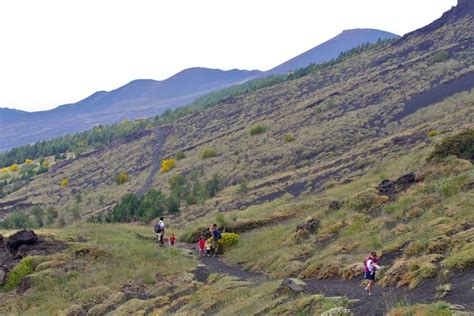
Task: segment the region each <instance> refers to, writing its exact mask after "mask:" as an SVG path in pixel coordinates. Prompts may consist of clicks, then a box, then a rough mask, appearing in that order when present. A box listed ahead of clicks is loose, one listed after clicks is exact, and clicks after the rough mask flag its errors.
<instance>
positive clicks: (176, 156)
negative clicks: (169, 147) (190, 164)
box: [174, 151, 186, 160]
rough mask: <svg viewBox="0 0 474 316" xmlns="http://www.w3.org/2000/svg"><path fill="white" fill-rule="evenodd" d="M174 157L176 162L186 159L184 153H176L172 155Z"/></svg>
mask: <svg viewBox="0 0 474 316" xmlns="http://www.w3.org/2000/svg"><path fill="white" fill-rule="evenodd" d="M174 157H175V158H176V160H181V159H184V158H186V155H185V154H184V152H182V151H178V152H177V153H176V155H174Z"/></svg>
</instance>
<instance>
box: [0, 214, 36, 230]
mask: <svg viewBox="0 0 474 316" xmlns="http://www.w3.org/2000/svg"><path fill="white" fill-rule="evenodd" d="M33 226H34V225H33V223H32V222H31V221H30V219H29V218H28V216H26V215H25V214H23V213H13V214H11V215H10V216H8V217H7V218H5V219H4V220H3V221H2V222H0V227H2V228H5V229H26V228H31V227H33Z"/></svg>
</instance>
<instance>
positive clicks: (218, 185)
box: [204, 174, 223, 198]
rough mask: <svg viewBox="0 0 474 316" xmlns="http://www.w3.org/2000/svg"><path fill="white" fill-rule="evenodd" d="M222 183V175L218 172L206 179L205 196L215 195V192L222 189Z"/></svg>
mask: <svg viewBox="0 0 474 316" xmlns="http://www.w3.org/2000/svg"><path fill="white" fill-rule="evenodd" d="M222 183H223V180H222V177H221V176H220V175H218V174H214V175H213V176H212V178H211V179H209V180H207V181H206V183H205V184H204V187H205V189H206V195H207V197H209V198H212V197H215V196H216V194H217V192H219V191H220V190H221V189H222Z"/></svg>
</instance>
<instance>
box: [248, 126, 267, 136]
mask: <svg viewBox="0 0 474 316" xmlns="http://www.w3.org/2000/svg"><path fill="white" fill-rule="evenodd" d="M266 130H267V128H266V127H265V126H263V125H254V126H252V127H251V128H250V135H252V136H254V135H260V134H263V133H265V131H266Z"/></svg>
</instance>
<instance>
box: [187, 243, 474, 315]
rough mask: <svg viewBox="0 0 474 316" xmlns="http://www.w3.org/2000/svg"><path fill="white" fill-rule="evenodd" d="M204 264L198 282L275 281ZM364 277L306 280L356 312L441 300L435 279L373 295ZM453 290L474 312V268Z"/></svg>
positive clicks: (212, 261) (206, 260)
mask: <svg viewBox="0 0 474 316" xmlns="http://www.w3.org/2000/svg"><path fill="white" fill-rule="evenodd" d="M178 247H180V248H184V249H188V250H191V251H194V252H195V253H196V254H197V251H196V250H195V246H194V245H191V244H181V243H180V244H178ZM200 261H201V264H200V265H199V266H198V268H197V269H196V270H195V272H194V273H195V276H196V279H197V280H198V281H201V282H205V281H206V280H207V277H208V276H209V275H210V274H211V273H223V274H228V275H231V276H235V277H238V278H240V279H242V280H251V281H253V282H262V281H264V280H271V277H270V276H268V275H266V274H264V273H262V272H249V271H245V270H244V269H243V267H242V266H240V265H231V264H228V263H226V262H224V261H223V260H222V258H210V257H200ZM362 280H363V278H362V276H361V277H359V278H354V279H352V280H342V279H331V280H316V279H308V280H304V281H305V282H306V284H307V292H308V293H309V294H323V295H325V296H346V297H348V298H350V299H356V300H358V302H356V303H355V304H353V305H352V306H351V310H352V311H353V312H354V314H355V315H373V316H379V315H384V314H385V313H386V312H387V311H388V310H389V309H390V308H392V307H396V306H403V305H406V304H418V303H420V304H426V303H433V302H435V301H437V299H436V289H435V288H436V286H437V284H438V283H437V282H436V280H435V279H429V280H426V281H425V282H423V283H422V284H421V285H420V286H418V287H417V288H415V289H408V288H406V287H403V288H395V287H385V288H380V287H378V286H376V287H375V288H374V291H373V294H372V296H369V295H368V294H367V292H366V291H364V288H363V286H362ZM450 282H451V284H452V285H453V289H452V290H451V291H450V292H449V293H448V295H446V296H445V297H444V298H443V299H442V300H444V301H446V302H448V303H451V304H455V305H459V306H462V307H463V308H464V309H465V310H466V311H469V312H474V290H473V284H474V283H473V282H474V270H471V271H467V272H464V273H462V274H458V275H457V276H455V277H453V278H451V279H450Z"/></svg>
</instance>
